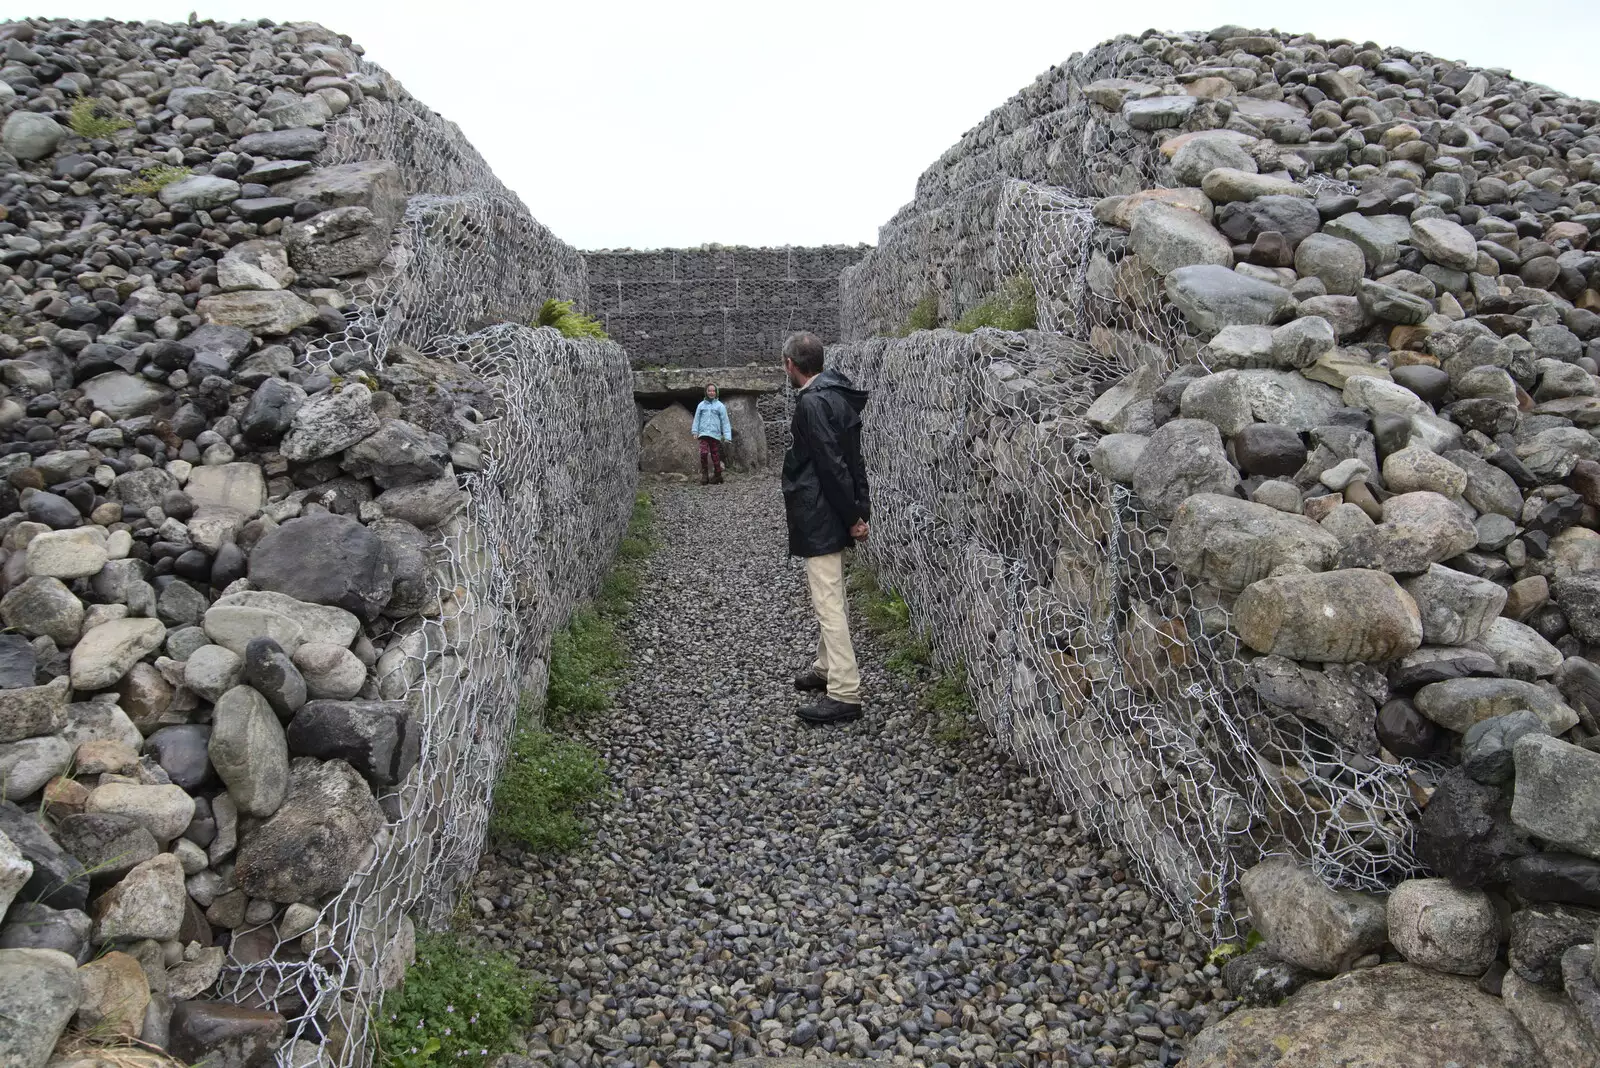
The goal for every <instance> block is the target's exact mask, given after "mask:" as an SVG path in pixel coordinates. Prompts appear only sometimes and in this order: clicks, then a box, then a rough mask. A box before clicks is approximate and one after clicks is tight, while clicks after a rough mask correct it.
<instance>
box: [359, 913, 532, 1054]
mask: <svg viewBox="0 0 1600 1068" xmlns="http://www.w3.org/2000/svg"><path fill="white" fill-rule="evenodd" d="M549 993H550V987H549V985H548V984H547V983H545V982H543V981H542V980H540V979H537V978H535V977H533V976H532V975H530V974H528V973H527V972H525V971H523V970H522V969H521V968H520V967H518V965H517V962H516V961H515V960H514V959H513V958H512V957H510V956H509V955H507V954H505V953H498V952H492V951H487V950H484V949H482V948H481V947H479V946H477V945H475V944H474V943H472V942H471V941H469V940H467V939H465V938H462V937H461V936H459V935H456V934H452V933H448V932H445V933H439V934H422V935H419V936H418V937H417V961H416V963H415V964H413V965H412V966H411V968H410V969H409V970H408V971H407V972H406V978H405V983H404V984H403V985H401V986H400V987H398V988H396V989H395V990H393V991H391V992H390V993H389V994H387V995H386V996H385V997H384V999H383V1004H382V1005H381V1006H380V1007H379V1009H378V1012H377V1019H376V1020H375V1021H374V1026H373V1035H374V1037H375V1039H376V1040H377V1044H378V1060H379V1063H380V1064H381V1065H383V1066H384V1068H428V1066H431V1065H441V1064H451V1065H456V1064H461V1065H474V1066H476V1065H486V1064H489V1063H490V1062H491V1061H493V1060H494V1059H495V1058H496V1057H498V1056H499V1055H500V1054H501V1053H504V1052H506V1050H507V1048H508V1047H509V1044H510V1041H511V1037H512V1035H513V1034H514V1033H515V1032H516V1030H517V1029H518V1028H520V1027H522V1026H525V1025H527V1024H529V1023H532V1021H533V1018H534V1011H535V1008H536V1006H537V1005H538V1004H539V1002H540V1000H541V999H542V998H544V997H546V996H548V994H549Z"/></svg>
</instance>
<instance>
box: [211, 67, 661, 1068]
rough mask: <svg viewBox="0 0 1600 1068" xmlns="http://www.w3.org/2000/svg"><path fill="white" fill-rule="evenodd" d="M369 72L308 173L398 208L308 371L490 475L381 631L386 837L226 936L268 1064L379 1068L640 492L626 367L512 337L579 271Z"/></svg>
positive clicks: (226, 989)
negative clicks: (539, 703)
mask: <svg viewBox="0 0 1600 1068" xmlns="http://www.w3.org/2000/svg"><path fill="white" fill-rule="evenodd" d="M364 73H366V74H367V75H368V76H370V77H372V78H375V79H381V83H382V84H383V85H385V86H386V88H387V93H386V96H387V99H374V98H372V97H369V98H368V99H367V101H366V102H365V103H364V104H362V105H361V106H360V107H359V109H358V110H357V111H356V113H355V114H353V115H350V116H349V117H348V118H346V119H344V120H341V122H340V123H339V124H338V125H337V126H336V127H335V128H334V129H333V130H331V131H330V136H329V141H328V148H327V151H326V152H325V153H324V156H323V162H324V163H342V162H348V161H351V160H358V159H367V158H386V159H391V160H395V161H396V162H397V163H399V165H400V170H401V174H402V176H403V178H404V182H405V186H406V192H407V193H408V194H409V196H410V200H409V204H408V207H407V210H406V212H405V216H404V220H403V222H402V223H401V225H400V227H399V228H398V231H397V233H396V244H395V246H394V248H393V249H392V250H391V253H390V255H389V257H388V258H387V260H386V261H385V262H384V264H383V265H382V266H381V267H380V268H379V269H378V270H376V271H374V272H373V273H372V274H370V275H368V276H365V277H364V278H360V279H357V280H354V281H352V282H350V283H349V284H348V285H347V287H346V297H347V301H348V303H347V306H346V308H345V317H346V320H347V324H348V325H347V327H346V329H345V330H344V331H343V332H341V333H338V334H333V335H329V336H328V337H326V338H323V339H321V340H319V342H318V343H317V344H315V345H314V346H312V347H311V349H310V350H309V351H308V353H307V356H306V359H307V361H308V362H309V363H310V364H312V365H313V367H314V368H316V369H325V370H329V371H335V372H349V373H356V372H360V371H373V372H375V373H376V374H377V375H378V376H379V378H380V380H381V381H382V384H383V385H384V386H385V387H386V388H389V389H391V390H392V391H393V392H395V393H396V394H397V395H400V396H403V397H409V398H411V399H413V400H415V401H416V403H417V404H419V405H420V406H421V407H422V408H424V409H426V408H427V407H428V406H429V405H430V404H434V405H435V406H437V404H438V403H439V402H438V401H437V398H440V397H449V398H452V400H451V401H450V403H449V406H448V407H449V410H446V411H443V412H442V413H439V414H438V415H437V417H438V418H441V419H447V420H448V419H456V420H466V421H467V422H468V423H470V424H473V426H472V429H471V432H470V434H469V436H470V437H478V438H480V439H481V441H482V452H483V462H482V466H481V469H480V470H477V471H475V472H472V473H469V474H466V475H464V486H465V489H466V491H467V495H468V497H469V505H468V508H467V510H466V512H465V513H464V514H463V515H461V516H459V517H457V518H456V519H454V520H452V521H449V522H448V523H446V524H445V525H444V526H442V527H441V528H440V529H439V531H438V532H437V534H438V541H437V542H436V544H435V545H434V546H433V547H432V550H431V558H432V563H433V575H434V577H435V580H436V584H437V590H438V596H437V606H438V607H437V609H436V610H435V611H432V612H429V613H427V614H424V615H420V616H414V617H411V618H408V619H404V620H400V621H396V622H394V623H393V624H392V625H391V626H392V629H390V630H389V631H388V632H386V633H380V634H377V635H375V638H376V639H377V640H378V641H379V643H380V644H381V645H382V647H383V649H384V651H383V653H382V655H381V656H380V658H379V660H378V663H377V667H376V675H377V684H378V689H379V695H380V697H382V698H383V699H385V700H388V701H393V702H403V703H404V704H405V705H406V706H407V707H408V710H409V717H410V718H409V722H411V723H412V724H415V725H416V726H417V729H418V730H419V733H420V741H419V746H420V759H419V762H418V763H417V765H416V767H415V769H414V770H413V771H412V772H411V774H410V775H408V776H407V778H406V779H405V781H404V783H403V784H401V785H400V786H399V787H397V788H396V789H394V790H393V791H392V792H391V793H389V794H388V795H387V796H383V797H381V798H380V799H379V802H380V805H381V807H382V809H383V812H384V814H385V817H386V818H387V821H388V822H387V825H386V826H385V827H384V828H383V830H382V831H381V832H380V833H379V835H378V837H377V839H376V840H375V842H374V844H373V848H372V850H371V851H370V852H369V854H368V856H367V858H366V860H365V861H364V863H363V864H362V866H361V867H360V869H359V871H358V872H357V874H356V875H355V876H354V877H353V878H352V880H351V881H350V882H349V883H348V884H347V885H346V886H345V887H344V889H343V890H342V891H340V892H339V893H338V894H336V895H335V896H334V897H333V898H332V900H330V901H328V902H327V903H326V904H324V905H323V907H322V908H321V909H320V911H319V912H318V913H317V914H316V915H315V916H314V917H313V916H310V915H307V914H306V913H307V912H308V911H309V910H306V911H302V912H301V913H300V915H299V916H298V917H296V915H295V913H296V910H294V909H291V910H290V911H289V912H288V913H286V914H285V915H284V916H283V917H282V918H281V919H280V920H279V921H278V923H277V924H276V925H274V924H267V925H264V926H255V927H252V926H250V925H247V926H246V927H244V928H241V929H240V930H239V931H237V932H235V935H234V938H233V940H232V942H231V946H230V954H229V959H228V963H227V967H226V969H225V971H224V975H223V979H222V982H221V983H220V984H219V988H218V989H219V993H220V994H221V995H222V996H223V997H225V998H228V999H229V1000H233V1001H237V1002H239V1003H240V1004H244V1005H248V1006H254V1007H264V1008H271V1009H274V1010H276V1011H278V1012H281V1013H283V1014H284V1015H285V1016H286V1017H288V1018H289V1021H290V1031H289V1033H290V1040H289V1041H287V1042H286V1043H285V1044H284V1046H283V1048H282V1049H281V1051H280V1052H279V1055H278V1060H279V1063H280V1064H282V1065H286V1066H288V1065H293V1066H294V1068H308V1066H311V1065H319V1066H320V1065H338V1066H340V1068H349V1066H357V1065H366V1064H369V1063H371V1061H372V1059H373V1055H374V1052H375V1051H374V1049H373V1047H372V1042H371V1038H370V1036H369V1035H368V1033H367V1026H368V1021H369V1019H370V1017H371V1016H372V1014H373V1013H374V1012H375V1011H376V1009H377V1005H378V1003H379V1000H380V999H381V996H382V992H383V990H384V989H385V987H386V986H392V985H393V983H394V982H395V981H396V980H397V979H398V978H399V976H400V975H401V974H402V971H403V967H404V964H405V959H406V956H407V955H408V953H409V950H410V947H411V945H412V944H413V938H414V928H413V918H415V922H416V923H420V924H422V925H424V926H425V927H427V926H437V925H440V924H442V923H443V922H444V921H445V920H446V919H447V918H448V916H449V914H450V913H451V911H452V910H453V908H454V905H455V902H456V900H457V897H458V895H459V892H460V889H461V887H462V885H463V884H464V883H465V882H466V880H468V879H469V878H470V877H471V874H472V872H473V871H474V870H475V868H476V864H477V860H478V857H479V855H480V853H481V852H482V849H483V846H484V841H485V835H486V831H487V823H488V818H489V810H490V804H489V801H490V795H491V792H492V790H493V786H494V782H495V779H496V777H497V775H498V773H499V770H500V767H501V765H502V763H503V761H504V758H505V755H506V749H507V742H508V740H509V738H510V736H511V734H512V732H513V730H514V728H515V727H516V725H517V709H518V705H519V700H520V699H521V698H522V697H523V696H524V695H525V694H530V693H531V694H532V695H534V696H535V697H537V696H541V695H542V694H543V692H544V688H545V684H546V682H547V679H548V667H547V657H548V652H549V648H550V641H551V636H552V635H553V633H554V631H555V630H556V629H557V628H558V627H559V626H561V625H562V624H563V623H564V622H565V620H566V619H567V618H568V616H569V615H570V613H571V611H572V609H573V607H574V606H575V605H576V604H577V603H578V602H580V601H581V600H583V599H585V598H587V597H588V596H590V595H592V593H593V592H594V591H595V590H596V589H597V588H598V585H599V583H600V581H601V578H602V576H603V574H604V572H605V570H606V568H607V566H608V565H609V563H610V561H611V558H612V556H613V555H614V552H615V549H616V546H617V543H618V542H619V540H620V539H621V537H622V534H623V532H624V530H625V529H626V526H627V522H628V517H629V515H630V512H631V509H632V506H633V499H634V492H635V489H636V484H637V467H638V462H637V449H638V438H637V424H636V419H635V414H634V406H633V399H632V375H631V372H630V370H629V367H628V361H627V356H626V354H625V353H624V352H623V351H622V349H621V348H620V347H619V346H617V345H616V344H614V343H611V342H601V341H588V340H585V341H576V340H569V339H566V338H564V337H562V336H561V335H560V334H559V333H557V332H556V331H555V330H552V329H533V328H530V327H528V326H524V325H521V324H522V323H525V322H527V321H528V320H529V319H530V318H531V316H532V315H533V314H534V310H535V309H537V307H538V306H539V305H540V304H541V303H542V302H543V300H544V299H545V298H546V297H550V296H556V297H568V298H574V297H576V298H581V297H582V295H583V261H582V258H581V256H580V255H579V254H578V253H577V252H576V251H574V250H573V249H571V248H569V247H568V246H566V245H563V244H562V243H561V242H559V241H558V240H556V239H555V238H554V237H552V236H551V235H550V233H549V232H548V231H547V230H545V229H544V228H543V227H542V226H540V225H539V224H538V223H537V222H535V221H534V220H533V219H532V217H531V216H529V215H528V213H527V211H526V209H525V208H524V207H523V206H522V205H521V203H520V201H518V200H517V199H516V198H515V197H514V196H512V195H511V194H510V193H508V192H507V191H506V190H505V189H504V187H502V186H501V185H500V184H499V182H498V181H496V180H495V178H494V176H493V174H492V173H491V172H490V170H489V168H488V166H487V165H486V164H485V163H484V162H483V161H482V160H481V159H480V158H479V157H478V156H477V154H476V153H475V152H474V151H473V150H472V149H471V147H470V145H467V144H466V142H465V141H464V140H463V139H462V138H461V135H460V133H459V131H458V130H456V128H455V127H454V126H453V125H451V124H449V123H445V122H444V121H443V120H441V119H438V118H437V117H434V116H431V115H430V114H428V113H427V112H426V110H425V109H422V108H421V107H420V106H419V105H416V104H415V103H414V102H412V101H410V100H409V99H408V98H405V97H404V96H403V90H401V89H399V87H398V86H396V85H394V84H393V83H392V82H390V81H389V80H388V79H387V76H386V75H384V74H383V73H382V72H381V71H378V70H377V69H376V68H366V69H365V71H364ZM501 320H510V321H509V322H503V321H501ZM463 398H466V399H468V400H470V403H468V402H467V401H465V400H463ZM418 418H420V416H418ZM457 436H458V435H457Z"/></svg>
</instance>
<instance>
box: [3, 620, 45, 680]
mask: <svg viewBox="0 0 1600 1068" xmlns="http://www.w3.org/2000/svg"><path fill="white" fill-rule="evenodd" d="M37 668H38V655H37V654H36V653H35V652H34V649H33V643H32V642H30V641H29V640H28V639H27V638H25V637H24V636H22V635H21V634H0V689H3V690H18V689H22V688H23V687H27V686H32V685H34V681H35V680H34V672H35V671H36V670H37Z"/></svg>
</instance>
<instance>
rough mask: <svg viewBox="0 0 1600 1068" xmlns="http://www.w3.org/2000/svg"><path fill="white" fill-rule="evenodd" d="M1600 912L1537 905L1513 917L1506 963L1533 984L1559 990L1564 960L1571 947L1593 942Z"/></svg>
mask: <svg viewBox="0 0 1600 1068" xmlns="http://www.w3.org/2000/svg"><path fill="white" fill-rule="evenodd" d="M1596 923H1600V912H1596V911H1593V910H1591V909H1583V908H1575V907H1572V906H1570V905H1552V904H1536V905H1530V906H1528V907H1527V908H1524V909H1518V910H1517V911H1516V912H1514V913H1512V914H1511V931H1510V935H1511V938H1510V948H1509V950H1508V951H1507V959H1508V960H1509V961H1510V963H1511V967H1512V968H1513V969H1515V970H1516V973H1517V974H1518V975H1520V976H1522V977H1523V978H1524V979H1526V980H1527V981H1528V982H1530V983H1538V984H1539V985H1540V986H1548V987H1560V985H1561V956H1562V954H1563V953H1565V952H1566V951H1567V950H1568V949H1570V948H1571V947H1572V946H1577V945H1582V944H1583V943H1585V942H1593V941H1594V935H1595V925H1596Z"/></svg>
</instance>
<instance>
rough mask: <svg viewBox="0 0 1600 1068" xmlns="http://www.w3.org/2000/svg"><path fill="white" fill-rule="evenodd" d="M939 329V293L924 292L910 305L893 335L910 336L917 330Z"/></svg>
mask: <svg viewBox="0 0 1600 1068" xmlns="http://www.w3.org/2000/svg"><path fill="white" fill-rule="evenodd" d="M937 329H939V294H937V293H924V294H923V295H922V299H921V300H919V301H917V303H916V304H915V305H913V306H912V308H911V312H910V314H908V315H907V316H906V321H905V322H904V323H903V324H901V326H900V329H898V330H896V331H895V332H894V336H895V337H910V336H911V335H912V334H914V333H916V332H917V331H918V330H937Z"/></svg>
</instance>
